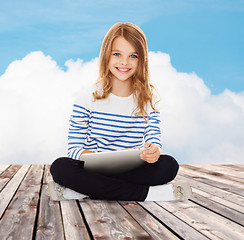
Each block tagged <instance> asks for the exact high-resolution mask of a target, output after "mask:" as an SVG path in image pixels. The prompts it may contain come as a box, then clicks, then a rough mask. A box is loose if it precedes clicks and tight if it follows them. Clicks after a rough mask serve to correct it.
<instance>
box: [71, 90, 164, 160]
mask: <svg viewBox="0 0 244 240" xmlns="http://www.w3.org/2000/svg"><path fill="white" fill-rule="evenodd" d="M135 108H136V104H135V101H134V95H133V94H132V95H130V96H129V97H118V96H116V95H114V94H112V93H111V94H110V95H109V96H108V98H106V99H102V100H96V101H94V100H93V97H92V94H91V92H90V94H89V93H88V94H86V96H85V95H83V96H82V97H80V99H79V100H78V101H77V103H76V104H74V105H73V112H72V115H71V118H70V127H69V136H68V157H70V158H73V159H79V156H80V154H81V153H82V152H83V151H84V150H90V151H93V152H101V151H114V150H120V149H124V148H140V147H143V146H144V143H145V142H151V143H154V144H156V145H157V146H158V147H159V148H160V149H161V137H160V134H161V131H160V113H159V112H158V111H156V112H155V111H153V110H152V109H151V107H149V108H148V109H149V111H148V113H149V117H148V122H146V121H145V120H144V118H143V117H142V116H135V115H132V112H133V110H134V109H135Z"/></svg>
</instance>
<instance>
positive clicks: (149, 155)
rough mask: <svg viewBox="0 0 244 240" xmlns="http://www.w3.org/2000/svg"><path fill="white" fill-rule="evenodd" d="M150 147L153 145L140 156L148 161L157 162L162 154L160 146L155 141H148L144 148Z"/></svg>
mask: <svg viewBox="0 0 244 240" xmlns="http://www.w3.org/2000/svg"><path fill="white" fill-rule="evenodd" d="M149 147H151V148H150V149H148V150H145V151H143V152H142V153H141V154H140V157H141V159H142V160H144V161H146V162H148V163H155V162H157V161H158V158H159V156H160V151H159V147H158V146H156V145H155V144H153V143H149V142H146V143H145V145H144V148H149Z"/></svg>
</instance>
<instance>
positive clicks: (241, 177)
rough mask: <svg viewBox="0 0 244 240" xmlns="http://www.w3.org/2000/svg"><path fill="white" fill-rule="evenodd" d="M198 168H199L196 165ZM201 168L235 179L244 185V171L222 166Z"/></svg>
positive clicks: (204, 166)
mask: <svg viewBox="0 0 244 240" xmlns="http://www.w3.org/2000/svg"><path fill="white" fill-rule="evenodd" d="M194 166H195V165H194ZM196 167H199V166H198V165H196ZM201 167H202V168H204V169H206V170H211V171H214V172H216V173H219V174H223V175H226V176H231V177H234V178H235V180H236V181H238V182H242V183H244V170H241V169H237V168H231V167H228V166H221V165H203V166H201Z"/></svg>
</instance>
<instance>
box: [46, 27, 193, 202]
mask: <svg viewBox="0 0 244 240" xmlns="http://www.w3.org/2000/svg"><path fill="white" fill-rule="evenodd" d="M157 102H158V100H157V98H156V95H155V91H154V87H153V86H152V84H150V81H149V70H148V49H147V41H146V37H145V35H144V33H143V31H142V30H141V29H140V28H139V27H138V26H136V25H134V24H132V23H117V24H115V25H113V26H112V27H111V29H110V30H109V31H108V33H107V34H106V36H105V38H104V40H103V43H102V46H101V50H100V55H99V78H98V81H97V83H96V84H95V87H94V89H93V90H91V91H89V92H87V93H86V94H85V93H84V94H83V95H82V96H80V99H79V100H77V102H76V103H75V104H74V108H73V115H72V116H71V120H70V129H69V149H68V158H66V157H65V158H59V159H57V160H55V161H54V162H53V164H52V165H51V167H50V172H51V174H52V177H53V179H54V182H50V183H49V193H50V197H51V199H52V200H53V201H59V200H65V199H82V198H84V197H86V196H89V198H91V199H101V200H102V199H103V200H125V201H126V200H127V201H171V200H186V199H188V198H189V197H190V195H191V188H190V186H189V184H188V183H186V182H183V181H173V182H171V183H168V182H170V181H172V180H173V179H174V178H175V176H176V174H177V172H178V168H179V166H178V163H177V162H176V160H175V159H174V158H173V157H171V156H168V155H163V154H162V146H161V142H160V115H159V110H158V107H157ZM140 147H145V148H149V147H150V149H148V150H145V151H144V152H143V153H142V154H141V155H140V157H141V159H142V160H143V161H145V162H146V163H145V164H144V165H143V166H141V167H138V168H136V169H133V170H130V171H128V172H125V173H122V174H117V175H113V176H105V175H102V174H98V173H95V172H92V171H89V170H86V169H84V168H83V167H82V164H81V161H79V159H80V156H81V155H82V154H87V153H91V152H100V151H114V150H120V149H126V148H140ZM114 161H116V159H115V160H114ZM166 183H168V184H166Z"/></svg>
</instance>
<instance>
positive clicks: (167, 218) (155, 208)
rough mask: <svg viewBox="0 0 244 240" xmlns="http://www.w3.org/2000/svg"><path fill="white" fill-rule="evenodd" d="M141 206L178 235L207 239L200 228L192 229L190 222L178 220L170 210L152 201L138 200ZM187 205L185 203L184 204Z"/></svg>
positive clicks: (200, 239)
mask: <svg viewBox="0 0 244 240" xmlns="http://www.w3.org/2000/svg"><path fill="white" fill-rule="evenodd" d="M139 204H140V205H141V206H143V207H144V208H145V209H147V210H148V211H149V212H151V213H152V214H153V215H154V216H155V217H157V218H158V219H159V220H160V221H161V222H162V223H163V224H164V225H166V226H167V227H168V228H170V229H171V230H172V231H173V232H175V233H176V234H177V235H178V236H181V238H183V239H189V236H190V237H191V239H198V240H202V239H208V238H207V237H206V236H205V235H204V233H202V232H201V231H200V230H199V231H198V230H196V229H194V228H193V227H192V226H191V224H188V223H185V222H184V221H182V220H180V219H179V218H178V217H176V216H175V215H174V214H172V213H171V212H169V211H167V210H165V209H164V208H162V207H161V206H160V205H158V204H156V203H153V202H139ZM186 206H187V204H186Z"/></svg>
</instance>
